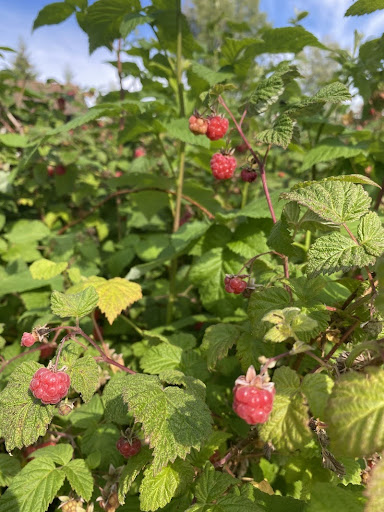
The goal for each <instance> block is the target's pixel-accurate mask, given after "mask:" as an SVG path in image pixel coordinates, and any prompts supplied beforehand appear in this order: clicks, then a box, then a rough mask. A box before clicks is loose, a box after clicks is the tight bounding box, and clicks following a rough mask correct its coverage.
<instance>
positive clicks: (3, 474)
mask: <svg viewBox="0 0 384 512" xmlns="http://www.w3.org/2000/svg"><path fill="white" fill-rule="evenodd" d="M20 469H21V464H20V460H19V459H17V458H16V457H11V455H9V454H8V453H0V487H9V485H10V483H11V482H12V479H13V477H14V476H16V475H17V474H18V473H19V471H20Z"/></svg>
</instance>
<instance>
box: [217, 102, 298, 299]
mask: <svg viewBox="0 0 384 512" xmlns="http://www.w3.org/2000/svg"><path fill="white" fill-rule="evenodd" d="M218 102H219V103H220V105H222V107H223V108H224V109H225V110H226V111H227V113H228V115H229V116H230V118H231V119H232V121H233V122H234V124H235V126H236V129H237V131H238V132H239V135H240V137H241V138H242V139H243V141H244V143H245V145H246V146H247V148H248V149H249V151H250V152H251V154H252V156H253V158H254V160H255V162H256V163H257V165H258V167H259V171H260V178H261V183H262V185H263V190H264V195H265V199H266V200H267V204H268V208H269V212H270V214H271V218H272V221H273V223H274V224H276V222H277V219H276V214H275V210H274V209H273V204H272V200H271V196H270V194H269V189H268V184H267V176H266V172H265V163H266V161H267V157H268V153H269V150H270V147H271V146H270V145H269V146H268V148H267V151H266V153H265V155H264V158H263V159H261V158H260V157H259V155H258V154H257V153H256V152H255V151H254V150H253V148H252V146H251V145H250V143H249V141H248V139H247V137H246V136H245V135H244V132H243V130H242V128H241V124H240V123H238V122H237V121H236V119H235V116H234V115H233V114H232V111H231V110H230V109H229V107H228V106H227V104H226V103H225V101H224V100H223V98H222V97H221V96H219V98H218ZM245 114H246V110H245V111H244V112H243V115H242V117H241V123H242V122H243V120H244V117H245ZM284 276H285V278H286V279H289V268H288V258H287V257H286V256H284ZM286 288H287V290H288V292H289V293H290V294H291V289H290V288H289V287H288V286H287V285H286Z"/></svg>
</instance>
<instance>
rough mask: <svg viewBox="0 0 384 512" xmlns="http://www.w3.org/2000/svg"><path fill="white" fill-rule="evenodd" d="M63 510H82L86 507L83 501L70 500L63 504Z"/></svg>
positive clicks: (71, 511) (63, 511) (73, 511)
mask: <svg viewBox="0 0 384 512" xmlns="http://www.w3.org/2000/svg"><path fill="white" fill-rule="evenodd" d="M61 510H62V512H81V511H84V508H83V507H82V505H81V501H77V500H69V501H66V502H65V503H64V504H63V505H62V506H61Z"/></svg>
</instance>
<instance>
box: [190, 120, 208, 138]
mask: <svg viewBox="0 0 384 512" xmlns="http://www.w3.org/2000/svg"><path fill="white" fill-rule="evenodd" d="M189 129H190V130H191V132H192V133H193V134H194V135H205V134H206V133H207V129H208V121H207V119H203V118H202V117H197V116H191V117H190V118H189Z"/></svg>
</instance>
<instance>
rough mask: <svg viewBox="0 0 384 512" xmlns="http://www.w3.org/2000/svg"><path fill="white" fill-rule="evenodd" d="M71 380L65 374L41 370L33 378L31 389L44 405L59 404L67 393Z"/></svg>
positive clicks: (45, 369)
mask: <svg viewBox="0 0 384 512" xmlns="http://www.w3.org/2000/svg"><path fill="white" fill-rule="evenodd" d="M70 385H71V379H70V377H69V375H68V374H67V373H65V372H57V371H54V370H49V369H48V368H39V369H38V370H37V372H36V373H35V375H34V376H33V378H32V381H31V384H30V385H29V389H30V390H31V391H32V394H33V396H34V397H35V398H39V399H40V400H41V401H42V402H43V404H57V403H59V402H60V400H61V399H62V398H64V397H65V396H66V395H67V393H68V389H69V386H70Z"/></svg>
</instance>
